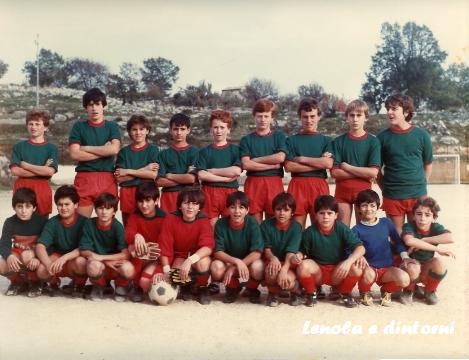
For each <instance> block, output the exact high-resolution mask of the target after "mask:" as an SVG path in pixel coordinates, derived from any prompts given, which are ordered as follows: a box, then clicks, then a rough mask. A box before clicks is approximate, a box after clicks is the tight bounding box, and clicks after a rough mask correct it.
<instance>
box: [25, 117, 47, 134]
mask: <svg viewBox="0 0 469 360" xmlns="http://www.w3.org/2000/svg"><path fill="white" fill-rule="evenodd" d="M27 128H28V133H29V136H30V137H31V138H32V139H36V138H39V137H43V136H44V133H45V132H46V131H47V127H46V126H44V122H43V121H42V119H41V118H39V119H32V120H29V121H28V124H27Z"/></svg>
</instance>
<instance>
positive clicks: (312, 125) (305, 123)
mask: <svg viewBox="0 0 469 360" xmlns="http://www.w3.org/2000/svg"><path fill="white" fill-rule="evenodd" d="M300 120H301V129H302V130H303V132H315V131H317V129H318V123H319V120H321V116H319V115H318V109H312V110H311V111H304V110H301V112H300Z"/></svg>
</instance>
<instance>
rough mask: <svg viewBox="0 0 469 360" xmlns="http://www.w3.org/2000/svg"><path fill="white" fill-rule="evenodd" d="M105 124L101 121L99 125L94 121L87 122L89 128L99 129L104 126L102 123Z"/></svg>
mask: <svg viewBox="0 0 469 360" xmlns="http://www.w3.org/2000/svg"><path fill="white" fill-rule="evenodd" d="M105 122H106V120H104V119H103V120H101V121H100V122H99V123H95V122H94V121H90V120H88V121H87V123H88V125H89V126H92V127H101V126H103V125H104V123H105Z"/></svg>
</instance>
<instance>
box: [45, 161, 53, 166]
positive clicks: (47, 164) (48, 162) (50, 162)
mask: <svg viewBox="0 0 469 360" xmlns="http://www.w3.org/2000/svg"><path fill="white" fill-rule="evenodd" d="M53 163H54V160H53V159H47V161H46V162H45V164H44V166H51V165H52V164H53Z"/></svg>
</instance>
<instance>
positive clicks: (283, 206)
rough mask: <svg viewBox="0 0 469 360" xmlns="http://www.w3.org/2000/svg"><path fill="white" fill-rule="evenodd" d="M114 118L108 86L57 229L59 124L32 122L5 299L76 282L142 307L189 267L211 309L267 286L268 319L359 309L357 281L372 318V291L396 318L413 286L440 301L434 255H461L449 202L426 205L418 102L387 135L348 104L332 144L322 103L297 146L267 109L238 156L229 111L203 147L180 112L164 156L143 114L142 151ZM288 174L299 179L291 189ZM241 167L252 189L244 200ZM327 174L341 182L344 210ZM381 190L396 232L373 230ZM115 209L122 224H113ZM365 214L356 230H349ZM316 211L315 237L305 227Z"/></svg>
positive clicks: (73, 290) (43, 116)
mask: <svg viewBox="0 0 469 360" xmlns="http://www.w3.org/2000/svg"><path fill="white" fill-rule="evenodd" d="M106 105H107V102H106V96H105V94H104V93H102V92H101V91H100V90H99V89H91V90H89V91H88V92H86V93H85V95H84V96H83V107H84V108H85V109H86V112H87V114H88V120H87V121H85V122H77V123H75V124H74V126H73V128H72V130H71V133H70V137H69V153H70V157H71V158H72V159H73V160H74V161H76V162H78V164H77V166H76V172H77V174H76V177H75V182H74V186H70V185H64V186H61V187H60V188H58V189H57V190H56V192H55V194H54V202H55V204H56V206H57V210H58V215H56V216H54V217H52V218H50V219H47V218H48V216H49V214H50V213H51V211H52V191H51V188H50V186H49V183H48V181H49V179H50V177H51V176H52V175H53V174H54V173H55V172H56V171H57V147H56V146H54V145H52V144H49V143H47V142H46V141H45V138H44V134H45V132H46V130H47V128H48V125H49V114H48V112H46V111H44V110H33V111H31V112H29V113H28V115H27V119H26V123H27V128H28V132H29V134H30V138H29V139H28V140H27V141H23V142H20V143H18V144H16V145H15V146H14V149H13V156H12V160H11V171H12V174H13V175H15V176H17V177H18V179H17V180H16V181H15V184H14V195H13V200H12V205H13V208H14V210H15V215H13V216H12V217H10V218H8V219H7V220H6V221H5V223H4V226H3V231H2V237H1V239H0V255H1V258H0V274H2V275H5V276H7V277H8V278H9V279H10V281H11V283H10V286H9V288H8V290H7V292H6V294H7V295H16V294H18V293H19V292H21V291H25V290H26V291H27V292H28V296H31V297H34V296H38V295H40V294H41V293H42V292H43V291H47V292H48V293H49V294H51V295H54V294H57V293H58V292H59V290H60V288H59V285H60V278H61V277H70V278H71V279H72V281H71V283H70V284H67V285H63V286H62V291H63V292H64V293H68V294H70V295H72V296H75V297H81V296H88V297H90V298H91V299H101V298H103V296H104V294H105V293H106V292H107V291H112V292H114V294H115V296H116V298H117V299H125V298H126V297H129V298H130V300H132V301H134V302H139V301H143V300H144V298H145V293H147V292H148V291H149V289H150V287H151V285H152V284H153V283H157V282H159V281H171V272H172V269H178V281H180V283H182V284H183V286H181V297H182V298H183V299H189V298H191V297H192V296H194V295H195V296H196V298H197V299H198V301H199V302H200V303H201V304H208V303H210V292H212V293H215V292H217V291H218V286H217V283H218V282H223V283H224V285H225V287H226V292H225V296H224V302H226V303H231V302H234V301H235V300H236V299H237V297H238V295H239V293H240V292H241V290H242V287H243V286H244V287H245V288H246V290H245V293H246V295H247V297H249V300H250V301H251V302H253V303H260V296H261V292H260V291H259V286H260V285H261V284H263V285H264V286H266V287H267V290H268V296H267V300H266V303H267V305H269V306H277V305H278V304H279V294H281V293H282V292H283V293H285V292H287V293H289V297H290V300H289V302H290V304H291V305H295V306H296V305H299V304H300V303H301V302H302V299H303V300H304V303H305V305H307V306H313V305H314V304H315V303H316V302H317V299H318V298H321V297H325V294H324V292H323V291H322V290H321V285H323V284H325V285H330V286H331V293H330V294H329V297H330V298H341V299H342V300H343V303H344V304H345V305H346V306H347V307H354V306H356V305H357V303H356V301H355V299H354V298H353V297H352V290H353V288H354V287H355V285H356V284H357V283H358V288H359V291H360V294H361V302H362V303H363V304H364V305H371V304H372V303H373V298H372V297H371V293H370V289H371V286H372V285H373V284H374V283H376V284H378V285H379V286H381V290H382V296H381V304H382V305H384V306H389V305H390V304H391V294H392V293H395V292H400V291H401V290H402V289H404V291H402V293H401V300H402V301H403V302H404V303H407V304H408V303H410V302H411V301H412V295H413V293H414V292H416V293H419V294H420V292H422V294H421V295H422V296H423V297H424V298H425V299H426V302H427V303H429V304H435V303H436V302H437V298H436V295H435V290H436V288H437V286H438V284H439V282H440V281H441V280H442V279H443V277H444V276H445V275H446V269H445V267H444V265H443V263H442V262H441V261H440V260H439V258H438V257H435V256H434V252H438V253H439V254H440V255H448V256H453V254H452V253H451V252H449V251H446V250H442V249H441V248H438V247H437V246H438V245H439V244H446V243H451V242H452V238H451V233H450V232H449V231H448V230H446V229H444V227H443V226H441V225H439V224H436V223H435V222H434V220H435V219H436V218H437V215H438V211H439V208H438V205H437V204H436V202H435V201H434V200H433V199H431V198H428V197H425V195H426V179H427V178H428V177H429V175H430V172H431V161H432V149H431V142H430V139H429V136H428V134H427V133H426V132H425V131H423V130H421V129H418V128H416V127H415V126H413V125H412V124H411V123H410V119H411V118H412V114H413V104H412V99H410V98H409V97H408V96H403V95H392V96H390V97H389V98H388V99H387V100H386V109H387V110H388V118H389V123H390V127H389V129H386V130H385V131H383V132H382V133H381V134H379V135H378V137H375V136H374V135H372V134H369V133H368V132H366V131H365V130H364V124H365V122H366V120H367V118H368V108H367V105H366V103H364V102H363V101H360V100H355V101H352V102H351V103H350V104H349V105H348V106H347V109H346V112H345V117H346V121H347V123H348V126H349V131H348V132H347V133H345V134H343V135H341V136H339V137H338V138H336V139H334V140H333V141H332V140H331V139H330V138H329V137H327V136H324V135H322V134H320V133H319V132H318V123H319V121H320V118H321V110H320V106H319V104H318V102H317V101H315V100H314V99H303V100H302V101H301V102H300V104H299V108H298V116H299V118H300V122H301V129H300V132H299V133H298V134H296V135H292V136H290V137H288V138H287V137H286V136H285V134H284V133H283V132H282V131H280V130H272V129H271V125H272V122H273V119H274V117H275V115H276V106H275V104H274V103H273V102H272V101H270V100H267V99H261V100H258V101H257V102H256V103H255V105H254V107H253V111H252V115H253V117H254V121H255V124H256V130H255V131H254V132H252V133H250V134H248V135H246V136H244V137H243V138H242V139H241V141H240V145H239V147H238V146H237V145H234V144H230V143H228V140H227V138H228V135H229V133H230V130H231V127H232V124H233V120H232V117H231V114H230V113H229V112H227V111H223V110H216V111H213V112H212V113H211V116H210V119H209V125H210V131H211V133H212V136H213V142H212V144H210V145H208V146H206V147H204V148H203V149H200V150H199V149H197V148H196V147H194V146H192V145H190V144H189V143H188V142H187V137H188V135H189V133H190V130H191V124H190V118H189V117H188V116H187V115H185V114H182V113H179V114H176V115H174V116H173V117H172V118H171V120H170V123H169V132H170V135H171V138H172V143H171V146H170V147H168V148H167V149H164V150H162V151H160V150H159V149H158V147H157V146H155V145H153V144H151V143H149V142H148V136H149V134H150V131H151V126H150V123H149V121H148V119H147V118H146V117H145V116H144V115H141V114H135V115H133V116H132V117H131V118H130V119H129V121H128V122H127V131H128V133H129V136H130V139H131V141H132V143H131V144H130V145H128V146H125V147H123V148H122V149H121V148H120V145H121V137H120V131H119V128H118V126H117V124H116V123H114V122H111V121H107V120H105V119H104V108H105V106H106ZM116 156H117V159H115V158H116ZM383 164H384V174H383V172H382V171H381V167H382V165H383ZM284 169H285V170H286V171H288V172H290V173H291V175H292V180H291V181H290V183H289V186H288V191H287V192H284V188H283V182H282V178H283V175H284ZM242 170H246V172H247V179H246V182H245V184H244V192H241V191H238V187H239V183H238V177H239V176H240V175H241V172H242ZM326 170H330V173H331V175H332V177H334V178H335V179H336V184H337V185H336V192H335V197H333V196H330V195H329V187H328V184H327V182H326V178H327V171H326ZM375 179H377V181H378V183H379V184H380V185H381V186H382V190H383V196H384V200H383V209H384V210H385V211H386V214H387V216H388V218H389V219H390V220H389V219H388V218H383V219H379V218H378V217H377V211H378V209H379V207H380V199H379V196H378V195H377V194H376V192H374V191H372V190H371V186H372V183H373V181H374V180H375ZM199 181H200V182H201V189H200V188H199V187H197V186H196V185H197V184H198V183H199ZM117 184H119V186H120V192H119V197H118V196H117V195H118V188H117ZM158 187H161V188H162V193H161V197H160V193H159V190H158ZM119 202H120V210H121V212H122V219H123V225H122V224H121V223H120V222H119V221H117V220H116V219H115V215H116V212H117V210H118V203H119ZM353 209H355V217H356V223H357V225H356V226H355V227H354V228H353V229H352V230H351V229H350V228H349V226H350V222H351V216H352V212H353ZM93 210H94V211H95V212H96V217H94V218H90V216H91V214H92V212H93ZM308 214H309V215H310V220H311V226H309V227H308V228H306V229H305V226H306V218H307V215H308ZM264 215H265V220H263V219H264ZM406 215H407V216H408V220H409V222H408V223H407V224H405V225H404V219H405V216H406ZM401 233H402V240H403V242H404V244H405V245H404V244H403V242H402V241H401ZM210 278H211V284H210V286H209V280H210ZM87 279H89V281H90V282H91V284H92V286H91V288H90V287H87V286H86V285H85V284H86V282H87ZM111 280H114V285H115V288H114V289H113V288H112V287H110V285H109V282H110V281H111ZM418 282H421V283H423V284H424V285H425V288H424V290H423V291H422V288H421V287H416V284H417V283H418ZM26 287H27V289H26Z"/></svg>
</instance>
